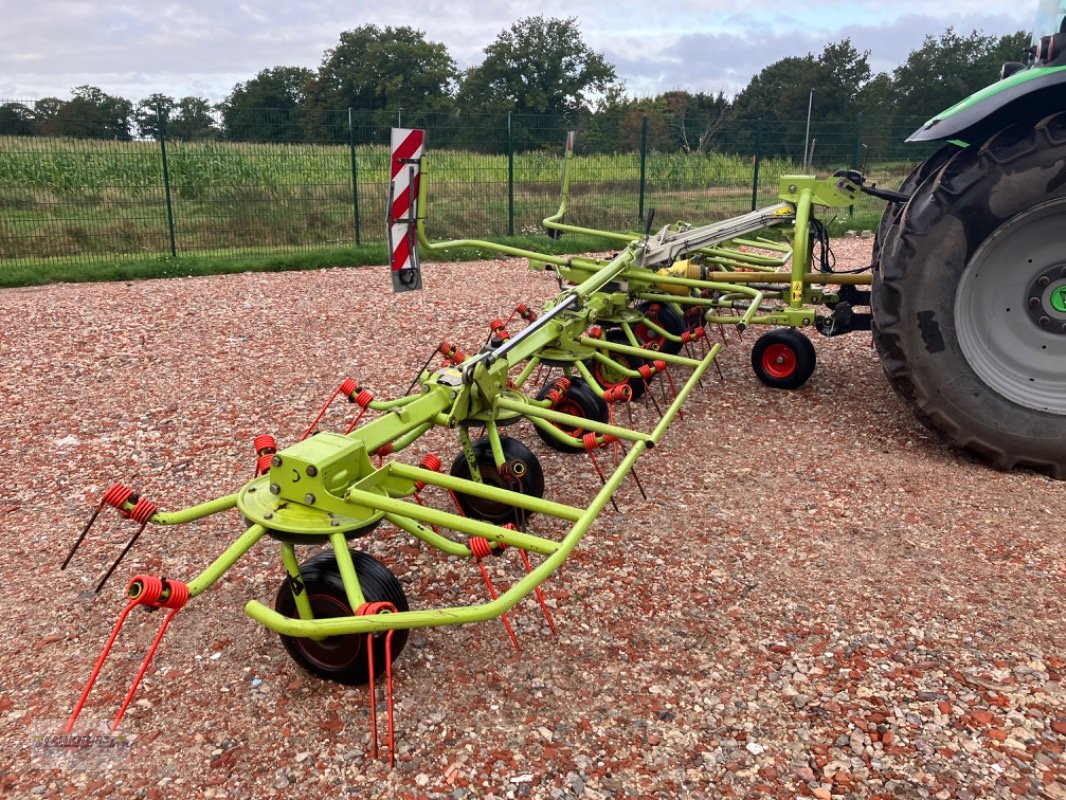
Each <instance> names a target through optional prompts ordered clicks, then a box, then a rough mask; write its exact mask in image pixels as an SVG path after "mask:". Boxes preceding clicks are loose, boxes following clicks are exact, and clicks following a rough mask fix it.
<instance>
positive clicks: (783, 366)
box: [762, 344, 796, 380]
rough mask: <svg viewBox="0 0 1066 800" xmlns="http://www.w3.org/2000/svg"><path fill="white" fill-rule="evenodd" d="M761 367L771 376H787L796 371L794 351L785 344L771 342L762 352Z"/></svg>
mask: <svg viewBox="0 0 1066 800" xmlns="http://www.w3.org/2000/svg"><path fill="white" fill-rule="evenodd" d="M762 369H763V372H765V373H766V374H767V375H769V376H770V377H771V378H777V379H779V380H780V379H782V378H787V377H789V376H790V375H792V373H793V372H795V371H796V352H795V351H794V350H793V349H792V348H791V347H789V346H788V345H787V344H772V345H770V346H769V347H767V348H766V350H765V351H764V352H763V354H762Z"/></svg>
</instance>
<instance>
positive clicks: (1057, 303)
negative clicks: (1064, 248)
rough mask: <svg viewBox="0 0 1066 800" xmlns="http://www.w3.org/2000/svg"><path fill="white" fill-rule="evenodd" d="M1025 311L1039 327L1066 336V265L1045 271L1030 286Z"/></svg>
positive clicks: (1059, 265)
mask: <svg viewBox="0 0 1066 800" xmlns="http://www.w3.org/2000/svg"><path fill="white" fill-rule="evenodd" d="M1025 310H1026V313H1027V314H1028V315H1029V319H1031V320H1032V321H1033V322H1034V323H1035V324H1036V326H1037V327H1039V328H1041V329H1042V330H1046V331H1048V332H1049V333H1057V334H1059V335H1066V265H1062V264H1058V265H1055V266H1053V267H1050V268H1049V269H1046V270H1044V271H1043V272H1042V273H1041V274H1040V275H1038V276H1037V277H1036V278H1035V279H1034V280H1033V281H1032V283H1030V284H1029V291H1028V292H1027V293H1026V296H1025Z"/></svg>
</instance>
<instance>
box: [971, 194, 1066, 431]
mask: <svg viewBox="0 0 1066 800" xmlns="http://www.w3.org/2000/svg"><path fill="white" fill-rule="evenodd" d="M1064 218H1066V198H1059V199H1056V200H1050V201H1048V202H1046V203H1041V204H1040V205H1038V206H1034V207H1033V208H1031V209H1029V210H1027V211H1024V212H1022V213H1021V214H1018V215H1016V216H1014V217H1012V218H1011V219H1009V220H1007V222H1005V223H1004V224H1003V225H1001V226H1000V227H999V228H997V229H996V230H995V231H994V232H993V233H992V235H991V236H989V237H988V238H987V239H986V240H985V241H984V242H983V243H982V244H981V246H980V247H979V248H978V249H977V252H976V253H974V255H973V257H972V258H971V259H970V263H969V264H967V265H966V268H965V269H964V270H963V272H962V275H961V276H960V278H959V286H958V291H957V292H956V296H955V326H956V330H957V332H958V339H959V347H960V348H961V350H962V353H963V355H964V356H965V357H966V361H967V363H969V365H970V367H971V369H973V371H974V372H975V373H976V374H977V376H978V377H979V378H980V379H981V380H982V381H983V382H984V383H985V384H986V385H987V386H988V387H989V388H990V389H992V390H993V391H994V392H996V393H997V394H999V395H1000V396H1002V397H1004V398H1006V399H1008V400H1010V401H1011V402H1014V403H1017V404H1018V405H1020V406H1024V407H1026V408H1031V409H1034V410H1036V411H1043V412H1047V413H1050V414H1057V415H1066V370H1064V369H1063V367H1062V365H1063V364H1064V363H1066V311H1063V310H1060V309H1059V305H1060V304H1062V303H1063V302H1064V301H1066V296H1064V295H1063V292H1066V289H1063V288H1061V287H1063V286H1066V258H1064V257H1063V249H1064V246H1066V227H1064V225H1063V222H1062V220H1063V219H1064ZM1034 301H1035V302H1034Z"/></svg>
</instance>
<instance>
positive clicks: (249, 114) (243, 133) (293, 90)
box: [219, 67, 314, 142]
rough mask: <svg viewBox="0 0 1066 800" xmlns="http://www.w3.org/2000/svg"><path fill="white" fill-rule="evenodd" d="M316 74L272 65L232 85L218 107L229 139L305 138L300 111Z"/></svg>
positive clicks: (292, 140) (298, 68) (297, 68)
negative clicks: (252, 76)
mask: <svg viewBox="0 0 1066 800" xmlns="http://www.w3.org/2000/svg"><path fill="white" fill-rule="evenodd" d="M313 78H314V73H313V72H311V70H309V69H305V68H304V67H272V68H270V69H264V70H262V71H260V72H259V74H258V75H256V76H255V77H254V78H252V79H251V80H250V81H247V82H245V83H238V84H237V85H236V86H234V87H233V91H232V92H230V95H229V97H227V98H226V99H225V100H224V101H223V102H222V104H221V105H220V106H219V109H220V110H221V112H222V127H223V129H224V131H225V136H226V138H227V139H232V140H235V141H257V142H296V141H300V140H301V139H302V138H303V130H302V126H301V120H300V112H301V111H302V110H303V108H304V104H305V101H306V98H307V87H308V86H309V84H310V83H311V80H312V79H313Z"/></svg>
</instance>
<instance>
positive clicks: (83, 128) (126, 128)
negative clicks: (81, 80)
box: [34, 86, 133, 141]
mask: <svg viewBox="0 0 1066 800" xmlns="http://www.w3.org/2000/svg"><path fill="white" fill-rule="evenodd" d="M72 95H73V97H72V98H71V99H70V100H69V101H67V102H64V101H62V100H57V99H56V98H44V99H43V100H38V101H37V103H36V104H35V105H34V109H35V111H37V113H38V116H39V119H40V120H41V124H40V131H41V133H44V134H47V135H50V136H74V137H78V138H85V139H118V140H122V141H129V140H130V139H132V138H133V137H132V135H131V134H130V119H131V117H132V115H133V104H132V103H131V102H130V101H129V100H126V99H125V98H123V97H115V96H112V95H109V94H107V93H106V92H104V91H103V90H101V89H99V88H97V87H96V86H78V87H77V88H76V89H74V90H73V92H72Z"/></svg>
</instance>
